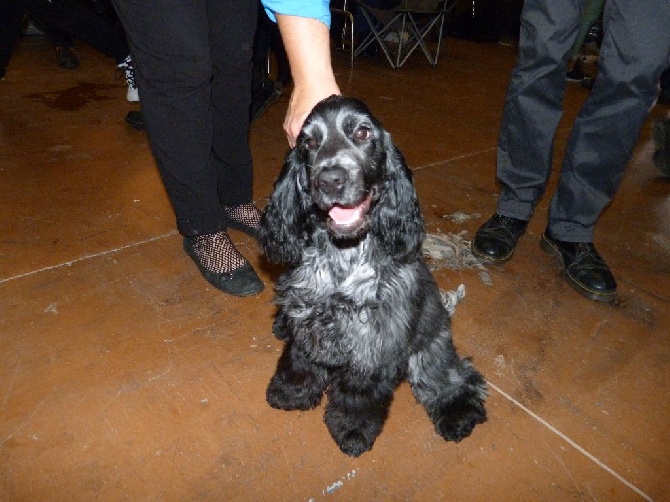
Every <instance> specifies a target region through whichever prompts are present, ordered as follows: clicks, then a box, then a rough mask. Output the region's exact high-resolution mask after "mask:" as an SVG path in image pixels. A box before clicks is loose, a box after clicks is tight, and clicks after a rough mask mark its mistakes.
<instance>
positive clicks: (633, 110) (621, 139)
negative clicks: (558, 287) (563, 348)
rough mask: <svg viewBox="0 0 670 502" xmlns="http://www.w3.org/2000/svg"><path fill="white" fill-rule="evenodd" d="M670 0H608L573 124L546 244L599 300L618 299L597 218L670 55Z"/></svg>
mask: <svg viewBox="0 0 670 502" xmlns="http://www.w3.org/2000/svg"><path fill="white" fill-rule="evenodd" d="M669 19H670V4H668V3H665V2H664V3H663V7H661V5H660V4H659V3H658V2H656V1H655V0H640V1H638V2H628V1H627V0H623V1H622V0H608V2H607V4H606V5H605V12H604V16H603V22H604V28H605V29H604V38H603V43H602V47H601V52H600V72H599V74H598V78H597V79H596V82H595V85H594V87H593V91H592V92H591V94H590V95H589V98H588V99H587V100H586V102H585V103H584V106H583V107H582V109H581V110H580V112H579V114H578V115H577V118H576V120H575V123H574V125H573V128H572V133H571V135H570V139H569V141H568V147H567V150H566V154H565V158H564V161H563V165H562V168H561V175H560V179H559V184H558V188H557V190H556V193H555V194H554V197H553V198H552V200H551V204H550V206H549V222H548V225H547V230H546V231H545V233H544V234H543V235H542V237H541V239H540V244H541V246H542V248H543V249H544V250H545V251H547V252H548V253H551V254H553V255H554V256H556V257H557V258H558V259H559V260H560V263H561V266H562V268H563V270H564V271H565V274H566V278H567V280H568V283H569V284H570V285H571V286H572V287H573V288H574V289H576V290H577V291H578V292H579V293H581V294H582V295H584V296H586V297H588V298H591V299H593V300H601V301H611V300H613V299H614V298H615V295H616V288H617V285H616V281H615V279H614V276H613V275H612V272H611V271H610V269H609V267H608V266H607V263H606V262H605V260H603V258H602V257H601V256H600V255H599V254H598V252H597V250H596V248H595V246H594V244H593V231H594V227H595V223H596V220H597V219H598V216H599V215H600V213H601V212H602V210H603V209H604V208H605V207H606V206H607V205H608V204H609V202H610V201H611V199H612V197H613V196H614V193H615V192H616V190H617V188H618V186H619V183H620V181H621V178H622V177H623V172H624V169H625V166H626V163H627V162H628V159H629V158H630V155H631V153H632V150H633V147H634V146H635V143H636V141H637V137H638V134H639V132H640V128H641V127H642V124H643V123H644V121H645V119H646V117H647V115H648V112H649V109H650V107H651V106H653V103H654V101H655V100H656V96H657V93H658V81H659V78H660V75H661V72H662V70H663V69H664V68H666V67H667V65H668V63H669V62H670V59H669V58H670V40H668V38H667V36H666V35H667V33H668V20H669Z"/></svg>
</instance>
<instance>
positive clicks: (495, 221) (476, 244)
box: [471, 213, 528, 263]
mask: <svg viewBox="0 0 670 502" xmlns="http://www.w3.org/2000/svg"><path fill="white" fill-rule="evenodd" d="M527 226H528V222H527V221H525V220H519V219H518V218H512V217H511V216H503V215H501V214H498V213H496V214H494V215H493V216H492V217H491V218H490V219H489V220H488V221H487V222H486V223H484V224H483V225H482V226H481V227H480V228H479V230H477V233H476V234H475V238H474V239H473V240H472V245H471V248H472V254H473V255H475V256H476V257H477V258H480V259H482V260H486V261H488V262H490V263H504V262H506V261H507V260H509V259H510V258H511V257H512V253H514V249H515V248H516V243H517V241H518V240H519V237H521V236H522V235H523V233H524V232H525V231H526V227H527Z"/></svg>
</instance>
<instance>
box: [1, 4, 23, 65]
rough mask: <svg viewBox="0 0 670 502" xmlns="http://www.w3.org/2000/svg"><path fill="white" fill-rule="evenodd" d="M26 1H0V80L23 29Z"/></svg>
mask: <svg viewBox="0 0 670 502" xmlns="http://www.w3.org/2000/svg"><path fill="white" fill-rule="evenodd" d="M27 3H28V2H27V0H2V1H0V78H4V77H5V71H6V68H7V65H8V64H9V59H10V58H11V56H12V52H14V47H15V46H16V42H17V41H18V39H19V36H20V35H21V29H22V28H23V17H24V16H25V14H26V11H27V9H28V6H27Z"/></svg>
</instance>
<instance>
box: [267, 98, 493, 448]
mask: <svg viewBox="0 0 670 502" xmlns="http://www.w3.org/2000/svg"><path fill="white" fill-rule="evenodd" d="M423 238H424V222H423V218H422V216H421V211H420V208H419V202H418V198H417V195H416V191H415V190H414V185H413V184H412V174H411V171H410V170H409V168H408V167H407V165H406V164H405V160H404V158H403V156H402V154H401V153H400V151H399V150H398V149H397V148H396V147H395V145H394V144H393V142H392V141H391V137H390V135H389V134H388V132H386V131H385V130H384V129H383V128H382V126H381V124H380V123H379V121H378V120H377V119H376V118H375V117H373V116H372V114H371V113H370V111H369V110H368V109H367V107H366V106H365V104H363V103H362V102H361V101H359V100H356V99H351V98H343V97H339V96H331V97H330V98H327V99H325V100H324V101H322V102H321V103H319V104H318V105H317V106H316V107H315V108H314V110H313V111H312V113H311V114H310V116H309V117H308V118H307V120H306V121H305V124H304V126H303V128H302V131H301V132H300V135H299V136H298V139H297V145H296V147H295V148H293V149H292V150H291V152H290V153H289V154H288V156H287V159H286V162H285V164H284V167H283V170H282V172H281V174H280V176H279V178H278V179H277V181H276V183H275V189H274V193H273V195H272V197H271V199H270V202H269V204H268V205H267V207H266V208H265V210H264V212H263V217H262V220H261V227H260V230H259V241H260V244H261V248H262V250H263V252H264V253H265V255H266V256H267V257H268V259H270V260H271V261H275V262H281V263H284V264H285V265H286V266H287V268H286V270H285V271H284V272H283V274H282V275H281V276H280V278H279V280H278V282H277V285H276V294H277V295H276V300H275V301H276V303H277V305H278V311H277V316H276V318H275V322H274V325H273V332H274V334H275V335H276V336H277V337H278V338H279V339H281V340H284V341H285V342H286V345H285V347H284V351H283V353H282V355H281V357H280V359H279V362H278V364H277V369H276V372H275V374H274V376H273V377H272V380H271V381H270V384H269V386H268V388H267V401H268V403H269V404H270V405H271V406H273V407H274V408H279V409H282V410H307V409H311V408H314V407H315V406H317V405H318V404H319V403H320V402H321V398H322V396H323V394H324V393H325V394H327V396H328V403H327V405H326V409H325V422H326V425H327V426H328V430H329V431H330V434H331V435H332V437H333V439H334V440H335V442H336V443H337V444H338V446H339V447H340V449H341V450H342V451H343V452H344V453H346V454H348V455H351V456H358V455H360V454H361V453H363V452H365V451H367V450H369V449H371V448H372V445H373V444H374V442H375V439H376V438H377V436H378V435H379V434H380V432H381V430H382V427H383V425H384V422H385V420H386V417H387V415H388V411H389V407H390V404H391V401H392V399H393V392H394V390H395V388H396V387H397V386H398V385H399V384H400V382H402V381H403V380H404V379H407V380H408V381H409V383H410V384H411V387H412V390H413V392H414V395H415V396H416V399H417V400H418V401H419V402H420V403H421V404H422V405H423V406H424V407H425V409H426V411H427V412H428V415H429V416H430V419H431V420H432V421H433V424H434V425H435V429H436V431H437V432H438V434H440V435H441V436H442V437H443V438H444V439H446V440H451V441H460V440H461V439H463V438H465V437H467V436H468V435H470V433H471V432H472V429H473V428H474V427H475V425H477V424H479V423H482V422H484V421H485V420H486V411H485V409H484V400H485V398H486V384H485V382H484V379H483V378H482V376H481V375H480V374H479V373H478V372H477V370H475V368H474V367H473V366H472V364H471V363H470V360H469V359H461V358H460V357H459V356H458V354H457V353H456V350H455V348H454V345H453V341H452V338H451V330H450V324H451V322H450V317H449V314H448V312H447V310H446V308H445V306H444V304H443V303H442V300H441V296H440V291H439V289H438V287H437V284H436V283H435V280H434V279H433V276H432V275H431V273H430V271H429V270H428V268H427V266H426V264H425V263H424V261H423V257H422V254H421V243H422V241H423Z"/></svg>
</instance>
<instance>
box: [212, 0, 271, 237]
mask: <svg viewBox="0 0 670 502" xmlns="http://www.w3.org/2000/svg"><path fill="white" fill-rule="evenodd" d="M208 12H209V17H210V24H211V27H212V33H215V34H216V36H212V62H213V65H214V75H213V79H212V114H213V115H212V118H213V125H214V140H213V146H212V148H213V152H214V156H213V159H212V160H213V163H214V164H213V166H214V169H215V170H216V173H217V192H218V196H219V201H220V203H221V204H222V205H223V206H224V209H225V210H226V214H227V216H228V217H229V219H228V225H229V226H232V227H234V228H237V229H240V230H244V231H246V232H247V233H250V234H252V235H253V234H254V230H255V228H256V227H257V226H258V223H259V222H260V212H259V211H258V210H257V209H256V208H255V206H254V205H253V202H252V200H253V168H252V159H251V149H250V147H249V142H248V134H249V120H250V118H249V109H250V105H251V82H252V56H253V43H254V34H255V31H256V24H257V23H256V21H257V14H258V4H257V3H256V2H250V1H249V0H228V1H226V2H221V1H219V0H209V2H208Z"/></svg>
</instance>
